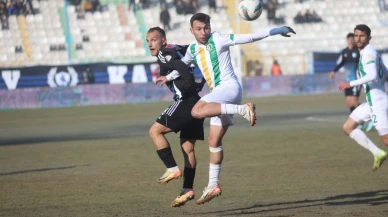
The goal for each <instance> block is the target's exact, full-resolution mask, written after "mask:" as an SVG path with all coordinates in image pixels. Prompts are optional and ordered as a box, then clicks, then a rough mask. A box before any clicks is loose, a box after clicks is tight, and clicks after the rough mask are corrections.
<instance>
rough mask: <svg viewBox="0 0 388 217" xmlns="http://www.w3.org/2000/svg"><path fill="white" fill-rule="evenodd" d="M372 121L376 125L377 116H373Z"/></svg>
mask: <svg viewBox="0 0 388 217" xmlns="http://www.w3.org/2000/svg"><path fill="white" fill-rule="evenodd" d="M372 121H373V123H374V124H375V123H377V121H376V115H372Z"/></svg>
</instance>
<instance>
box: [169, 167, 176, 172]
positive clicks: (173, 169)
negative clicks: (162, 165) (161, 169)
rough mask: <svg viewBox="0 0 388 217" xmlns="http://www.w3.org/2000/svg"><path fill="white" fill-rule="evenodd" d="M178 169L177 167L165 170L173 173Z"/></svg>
mask: <svg viewBox="0 0 388 217" xmlns="http://www.w3.org/2000/svg"><path fill="white" fill-rule="evenodd" d="M176 169H178V166H175V167H170V168H167V170H168V171H170V172H173V171H175V170H176Z"/></svg>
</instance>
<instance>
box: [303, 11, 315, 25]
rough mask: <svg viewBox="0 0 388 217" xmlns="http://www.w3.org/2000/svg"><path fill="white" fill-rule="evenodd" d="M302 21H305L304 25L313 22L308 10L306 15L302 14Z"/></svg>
mask: <svg viewBox="0 0 388 217" xmlns="http://www.w3.org/2000/svg"><path fill="white" fill-rule="evenodd" d="M304 20H305V22H306V23H312V22H314V17H313V14H312V13H311V12H310V10H309V9H307V10H306V13H305V14H304Z"/></svg>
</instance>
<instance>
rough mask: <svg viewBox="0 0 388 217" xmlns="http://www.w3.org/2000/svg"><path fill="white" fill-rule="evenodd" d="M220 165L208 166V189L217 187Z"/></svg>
mask: <svg viewBox="0 0 388 217" xmlns="http://www.w3.org/2000/svg"><path fill="white" fill-rule="evenodd" d="M220 172H221V164H210V166H209V184H208V185H207V187H208V188H214V187H216V186H217V185H218V181H219V179H220Z"/></svg>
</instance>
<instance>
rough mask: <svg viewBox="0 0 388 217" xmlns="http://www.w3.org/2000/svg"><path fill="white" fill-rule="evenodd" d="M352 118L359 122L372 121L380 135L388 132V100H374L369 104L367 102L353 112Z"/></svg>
mask: <svg viewBox="0 0 388 217" xmlns="http://www.w3.org/2000/svg"><path fill="white" fill-rule="evenodd" d="M350 118H352V119H353V120H355V121H356V122H357V123H359V124H360V123H363V122H366V121H372V123H373V126H374V127H375V128H376V130H377V133H378V134H379V136H383V135H387V134H388V100H381V101H379V102H376V101H375V102H374V103H373V105H372V106H369V104H368V103H367V102H364V103H362V104H361V105H359V106H358V107H357V108H356V109H355V110H354V111H353V112H352V113H351V114H350Z"/></svg>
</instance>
